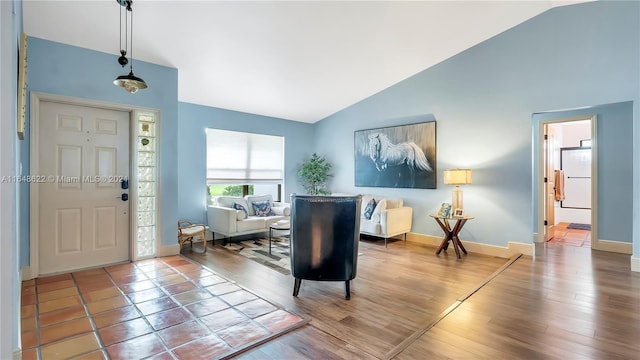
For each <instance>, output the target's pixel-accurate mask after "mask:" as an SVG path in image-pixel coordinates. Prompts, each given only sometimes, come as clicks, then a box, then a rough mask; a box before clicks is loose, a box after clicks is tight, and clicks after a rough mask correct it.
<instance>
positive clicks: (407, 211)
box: [360, 195, 413, 247]
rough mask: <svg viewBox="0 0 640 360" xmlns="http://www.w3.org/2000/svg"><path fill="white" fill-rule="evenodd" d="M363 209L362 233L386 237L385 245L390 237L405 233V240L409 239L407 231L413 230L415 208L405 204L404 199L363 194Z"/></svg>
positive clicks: (361, 219)
mask: <svg viewBox="0 0 640 360" xmlns="http://www.w3.org/2000/svg"><path fill="white" fill-rule="evenodd" d="M372 200H373V201H372ZM374 203H375V205H373V204H374ZM370 204H371V205H370ZM361 211H362V214H361V218H360V233H362V234H366V235H370V236H376V237H381V238H384V246H385V247H387V241H388V239H389V238H392V237H395V236H398V235H404V240H405V241H407V233H408V232H411V225H412V221H413V209H412V208H410V207H408V206H404V200H403V199H401V198H385V197H383V196H377V195H363V196H362V207H361Z"/></svg>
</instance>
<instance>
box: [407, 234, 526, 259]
mask: <svg viewBox="0 0 640 360" xmlns="http://www.w3.org/2000/svg"><path fill="white" fill-rule="evenodd" d="M407 241H413V242H417V243H422V244H427V245H431V246H436V247H437V246H440V244H441V243H442V237H441V236H434V235H425V234H418V233H409V234H407ZM460 241H462V243H463V245H464V248H465V249H467V251H468V252H473V253H477V254H483V255H488V256H496V257H500V258H505V259H508V258H510V257H511V256H513V255H515V254H523V255H533V248H534V245H533V244H525V243H520V242H514V241H509V243H508V246H507V247H504V246H497V245H490V244H483V243H476V242H469V241H464V239H460Z"/></svg>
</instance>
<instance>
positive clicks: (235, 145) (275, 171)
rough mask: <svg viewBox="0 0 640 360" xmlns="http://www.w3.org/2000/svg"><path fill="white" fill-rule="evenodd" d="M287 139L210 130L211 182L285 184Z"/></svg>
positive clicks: (208, 174) (208, 180)
mask: <svg viewBox="0 0 640 360" xmlns="http://www.w3.org/2000/svg"><path fill="white" fill-rule="evenodd" d="M283 169H284V138H283V137H282V136H271V135H259V134H251V133H245V132H237V131H227V130H217V129H207V183H209V184H215V183H218V184H251V183H260V182H263V183H264V182H267V183H281V182H282V179H283V177H284V176H283V174H284V171H283Z"/></svg>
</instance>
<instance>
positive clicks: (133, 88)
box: [113, 0, 147, 94]
mask: <svg viewBox="0 0 640 360" xmlns="http://www.w3.org/2000/svg"><path fill="white" fill-rule="evenodd" d="M116 2H117V3H118V4H119V5H120V6H121V7H122V8H121V9H120V57H119V58H118V64H120V65H121V66H122V68H124V67H125V66H126V65H127V64H129V74H127V75H120V76H118V77H117V78H116V79H115V80H113V83H114V84H115V85H118V86H120V87H122V88H124V89H125V90H127V91H128V92H130V93H131V94H133V93H135V92H137V91H138V90H140V89H146V88H147V83H145V82H144V80H142V79H141V78H139V77H137V76H135V75H134V74H133V9H132V8H131V4H133V0H116ZM123 12H124V24H123V23H122V13H123ZM129 13H131V14H130V15H129ZM123 26H124V48H123V47H122V38H123V37H122V28H123ZM127 45H128V46H129V59H127Z"/></svg>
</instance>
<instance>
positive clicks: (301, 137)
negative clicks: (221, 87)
mask: <svg viewBox="0 0 640 360" xmlns="http://www.w3.org/2000/svg"><path fill="white" fill-rule="evenodd" d="M178 115H179V118H180V126H179V128H178V174H180V175H179V176H178V189H179V197H178V217H179V218H180V219H185V220H192V221H197V222H206V214H205V212H206V203H207V197H206V195H207V193H206V178H207V175H206V172H207V171H206V170H207V143H206V138H207V137H206V134H205V130H206V129H207V128H214V129H222V130H232V131H245V132H251V133H258V134H266V135H277V136H284V138H285V139H284V146H285V164H284V170H285V183H284V189H283V192H282V195H283V201H288V198H289V195H290V194H291V193H294V192H298V193H304V189H303V188H302V187H301V186H300V184H299V183H298V180H297V176H296V173H297V169H298V167H299V166H300V164H302V162H303V161H304V160H306V158H308V157H309V156H310V155H311V154H312V153H313V142H314V140H313V126H312V125H311V124H306V123H300V122H295V121H289V120H282V119H277V118H270V117H265V116H260V115H253V114H247V113H241V112H236V111H230V110H223V109H217V108H212V107H206V106H201V105H194V104H189V103H179V104H178Z"/></svg>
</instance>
